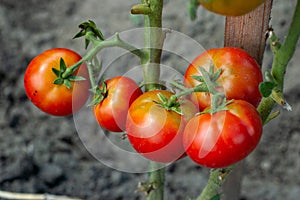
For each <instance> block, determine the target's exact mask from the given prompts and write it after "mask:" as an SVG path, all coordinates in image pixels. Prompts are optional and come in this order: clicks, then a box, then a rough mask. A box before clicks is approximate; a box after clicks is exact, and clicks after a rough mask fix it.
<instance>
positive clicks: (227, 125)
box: [183, 100, 262, 168]
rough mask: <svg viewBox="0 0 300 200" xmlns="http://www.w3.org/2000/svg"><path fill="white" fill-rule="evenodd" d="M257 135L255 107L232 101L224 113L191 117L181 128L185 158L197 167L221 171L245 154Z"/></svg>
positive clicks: (259, 124)
mask: <svg viewBox="0 0 300 200" xmlns="http://www.w3.org/2000/svg"><path fill="white" fill-rule="evenodd" d="M261 135H262V121H261V118H260V115H259V113H258V112H257V111H256V109H255V107H254V106H253V105H251V104H250V103H248V102H246V101H243V100H234V101H233V102H232V103H230V104H228V105H227V110H223V111H218V112H216V113H213V114H211V113H204V114H200V115H197V116H195V117H194V118H192V119H191V120H190V121H189V122H188V124H187V125H186V127H185V129H184V134H183V144H184V148H185V149H186V153H187V154H188V156H189V157H190V158H191V159H192V160H193V161H195V162H196V163H198V164H199V165H202V166H205V167H210V168H223V167H227V166H229V165H232V164H234V163H236V162H238V161H240V160H242V159H243V158H245V157H246V156H247V155H249V154H250V153H251V152H252V151H253V149H254V148H255V147H256V146H257V144H258V143H259V140H260V138H261Z"/></svg>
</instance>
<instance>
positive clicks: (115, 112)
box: [94, 76, 143, 132]
mask: <svg viewBox="0 0 300 200" xmlns="http://www.w3.org/2000/svg"><path fill="white" fill-rule="evenodd" d="M100 89H101V91H102V94H100V95H102V96H100V97H98V98H100V102H99V103H98V104H97V105H95V106H94V115H95V117H96V120H97V121H98V123H99V124H100V126H101V127H103V128H105V129H107V130H109V131H113V132H122V131H124V130H125V124H126V117H127V112H128V109H129V106H130V105H131V103H132V102H133V101H134V100H135V99H136V98H137V97H139V96H140V95H141V94H142V93H143V92H142V90H141V89H140V88H139V86H138V85H137V84H136V83H135V82H134V80H132V79H131V78H128V77H125V76H117V77H114V78H111V79H108V80H106V81H105V83H103V84H102V85H101V86H100Z"/></svg>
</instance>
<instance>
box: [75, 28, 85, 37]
mask: <svg viewBox="0 0 300 200" xmlns="http://www.w3.org/2000/svg"><path fill="white" fill-rule="evenodd" d="M85 33H86V32H85V30H81V31H79V32H78V33H77V34H76V35H75V36H74V37H73V39H76V38H80V37H82V36H85Z"/></svg>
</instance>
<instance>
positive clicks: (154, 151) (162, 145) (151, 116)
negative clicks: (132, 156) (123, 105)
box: [126, 90, 197, 163]
mask: <svg viewBox="0 0 300 200" xmlns="http://www.w3.org/2000/svg"><path fill="white" fill-rule="evenodd" d="M158 93H161V94H162V95H164V96H165V97H166V98H170V97H171V96H172V95H173V93H172V92H169V91H166V90H154V91H149V92H146V93H144V94H143V95H141V96H140V97H139V98H137V99H136V100H135V101H134V102H133V104H132V105H131V106H130V108H129V111H128V116H127V121H126V132H127V137H128V139H129V142H130V143H131V144H132V146H133V148H134V149H135V150H136V151H137V152H138V153H140V154H141V155H142V156H144V157H145V158H147V159H150V160H152V161H156V162H162V163H168V162H172V161H176V160H178V159H180V158H182V157H184V156H185V155H186V154H185V151H184V149H183V145H182V133H183V129H184V127H185V124H186V123H187V121H188V120H189V118H191V117H192V116H194V114H195V113H196V112H197V109H196V107H195V106H194V105H193V103H192V102H190V101H188V100H186V101H185V102H184V103H183V105H182V106H183V107H182V108H181V109H182V112H184V113H186V115H185V117H184V116H182V115H180V114H178V113H176V112H174V111H167V110H166V109H165V108H163V107H161V106H160V105H158V104H157V103H155V102H154V101H156V102H160V100H159V98H158V96H157V94H158Z"/></svg>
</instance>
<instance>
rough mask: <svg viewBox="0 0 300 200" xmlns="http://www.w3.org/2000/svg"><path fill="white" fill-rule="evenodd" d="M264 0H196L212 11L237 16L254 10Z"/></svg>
mask: <svg viewBox="0 0 300 200" xmlns="http://www.w3.org/2000/svg"><path fill="white" fill-rule="evenodd" d="M265 1H266V0H252V1H242V0H198V3H199V4H200V5H202V6H203V7H205V8H206V9H208V10H210V11H212V12H214V13H218V14H221V15H227V16H238V15H244V14H246V13H248V12H250V11H252V10H254V9H255V8H257V7H258V6H259V5H261V4H262V3H263V2H265Z"/></svg>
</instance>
